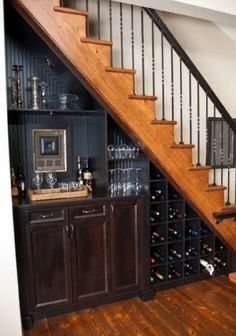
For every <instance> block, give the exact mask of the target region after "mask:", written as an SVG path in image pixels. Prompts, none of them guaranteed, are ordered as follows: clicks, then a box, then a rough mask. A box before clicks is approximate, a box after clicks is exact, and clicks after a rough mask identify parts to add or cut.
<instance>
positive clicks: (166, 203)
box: [149, 163, 228, 290]
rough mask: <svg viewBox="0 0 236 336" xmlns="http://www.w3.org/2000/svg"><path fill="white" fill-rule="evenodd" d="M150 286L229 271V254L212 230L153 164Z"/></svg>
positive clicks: (150, 188) (187, 280)
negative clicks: (210, 270)
mask: <svg viewBox="0 0 236 336" xmlns="http://www.w3.org/2000/svg"><path fill="white" fill-rule="evenodd" d="M149 194H150V216H149V220H150V283H151V285H152V286H153V287H155V289H156V290H158V289H162V288H169V287H172V286H174V284H175V285H178V284H181V283H185V282H191V281H195V280H198V279H199V280H200V279H204V278H207V277H209V275H208V273H207V272H206V267H204V266H203V265H201V263H200V261H201V260H203V263H204V261H206V262H207V263H209V264H211V265H213V266H214V269H215V272H214V275H218V274H224V273H227V271H228V251H227V248H226V247H225V246H224V244H223V243H222V242H221V241H220V240H219V239H218V238H217V237H216V236H215V234H214V233H213V232H212V231H211V229H210V228H209V227H208V226H207V224H206V223H204V222H203V221H202V220H201V218H200V217H199V216H198V215H197V214H196V212H195V211H194V210H193V209H192V207H191V206H190V205H189V204H188V202H187V201H186V200H185V199H184V198H182V197H181V195H180V194H179V193H178V191H177V190H175V188H174V187H173V186H172V185H171V183H170V182H169V181H168V180H167V178H166V177H165V176H164V175H163V174H162V173H161V172H160V171H159V170H158V169H157V168H155V166H154V165H153V164H152V163H150V184H149Z"/></svg>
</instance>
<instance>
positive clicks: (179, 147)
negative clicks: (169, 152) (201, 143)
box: [169, 144, 195, 149]
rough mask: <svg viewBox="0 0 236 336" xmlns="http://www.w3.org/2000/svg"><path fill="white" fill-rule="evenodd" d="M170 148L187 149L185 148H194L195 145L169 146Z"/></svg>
mask: <svg viewBox="0 0 236 336" xmlns="http://www.w3.org/2000/svg"><path fill="white" fill-rule="evenodd" d="M169 147H170V148H174V149H185V148H186V149H187V148H194V147H195V145H192V144H173V145H171V146H169Z"/></svg>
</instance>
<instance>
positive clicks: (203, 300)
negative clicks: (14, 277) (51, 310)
mask: <svg viewBox="0 0 236 336" xmlns="http://www.w3.org/2000/svg"><path fill="white" fill-rule="evenodd" d="M235 294H236V285H235V284H233V283H231V282H230V281H229V280H228V278H227V277H226V276H220V277H218V278H216V279H210V280H204V281H201V282H196V283H193V284H188V285H185V286H180V287H178V288H175V289H170V290H166V291H162V292H157V293H156V294H155V297H154V299H153V300H150V301H147V302H142V301H141V300H140V299H139V298H134V299H129V300H126V301H121V302H116V303H113V304H107V305H103V306H99V307H96V308H94V309H92V308H91V309H86V310H83V311H80V312H76V313H72V314H67V315H61V316H56V317H51V318H48V319H42V320H39V321H36V322H35V323H34V326H33V329H32V330H31V331H25V332H24V336H235V335H236V295H235Z"/></svg>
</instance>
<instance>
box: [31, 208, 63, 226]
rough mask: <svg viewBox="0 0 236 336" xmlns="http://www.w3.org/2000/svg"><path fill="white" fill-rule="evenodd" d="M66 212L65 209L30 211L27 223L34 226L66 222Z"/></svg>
mask: <svg viewBox="0 0 236 336" xmlns="http://www.w3.org/2000/svg"><path fill="white" fill-rule="evenodd" d="M65 210H66V209H65V208H53V209H45V210H42V209H40V210H35V211H28V214H27V215H28V216H27V219H28V220H27V223H28V224H32V223H45V222H52V221H64V220H65V217H66V214H65Z"/></svg>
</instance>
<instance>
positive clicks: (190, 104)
mask: <svg viewBox="0 0 236 336" xmlns="http://www.w3.org/2000/svg"><path fill="white" fill-rule="evenodd" d="M192 123H193V111H192V74H191V71H190V70H189V143H190V144H192V142H193V125H192Z"/></svg>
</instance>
